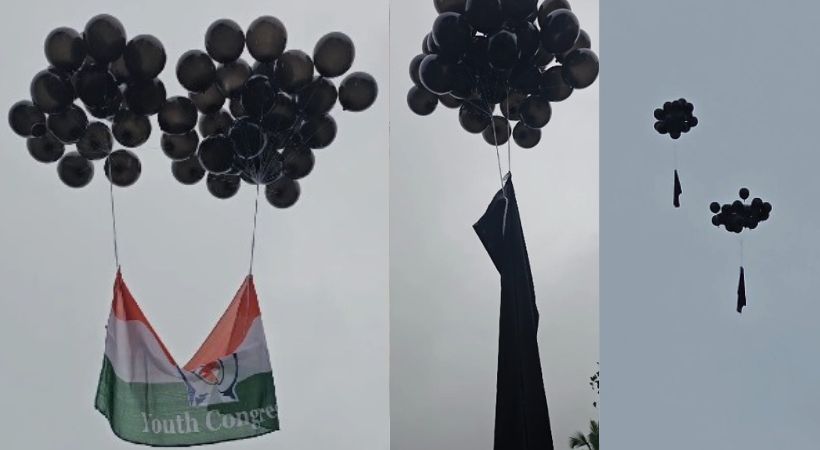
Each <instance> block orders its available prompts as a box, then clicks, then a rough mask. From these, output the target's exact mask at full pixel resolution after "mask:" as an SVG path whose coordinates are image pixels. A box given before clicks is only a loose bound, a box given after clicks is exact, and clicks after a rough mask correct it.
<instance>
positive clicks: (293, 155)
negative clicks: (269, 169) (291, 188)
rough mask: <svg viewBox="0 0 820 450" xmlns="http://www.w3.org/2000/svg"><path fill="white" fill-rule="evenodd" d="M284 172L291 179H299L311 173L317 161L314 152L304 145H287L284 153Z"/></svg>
mask: <svg viewBox="0 0 820 450" xmlns="http://www.w3.org/2000/svg"><path fill="white" fill-rule="evenodd" d="M282 158H283V168H282V170H283V173H284V174H285V176H286V177H288V178H290V179H291V180H298V179H300V178H304V177H306V176H308V174H310V172H311V171H312V170H313V166H314V164H315V163H316V158H315V157H314V156H313V152H312V151H311V150H310V149H309V148H307V147H304V146H293V147H286V148H285V151H284V152H283V153H282Z"/></svg>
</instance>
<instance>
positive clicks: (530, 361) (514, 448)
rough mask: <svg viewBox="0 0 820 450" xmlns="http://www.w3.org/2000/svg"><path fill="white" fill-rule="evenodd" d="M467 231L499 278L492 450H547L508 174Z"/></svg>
mask: <svg viewBox="0 0 820 450" xmlns="http://www.w3.org/2000/svg"><path fill="white" fill-rule="evenodd" d="M473 228H474V229H475V231H476V233H477V234H478V237H479V239H481V242H482V244H484V248H485V249H487V253H489V254H490V258H491V259H492V261H493V264H495V267H496V269H497V270H498V272H499V274H500V275H501V320H500V324H499V338H498V375H497V382H496V400H495V446H494V449H495V450H553V449H554V447H553V444H552V431H551V429H550V420H549V412H548V410H547V397H546V394H545V392H544V380H543V377H542V375H541V361H540V358H539V356H538V341H537V339H536V335H537V331H538V309H537V308H536V305H535V289H534V288H533V284H532V272H531V271H530V261H529V257H528V256H527V246H526V244H525V243H524V232H523V230H522V228H521V218H520V216H519V215H518V203H517V202H516V201H515V190H514V189H513V184H512V179H511V177H510V175H509V174H508V175H507V180H506V183H505V184H504V189H503V190H500V191H498V193H496V194H495V197H493V200H492V201H491V202H490V205H489V206H488V207H487V212H485V213H484V215H483V216H482V217H481V219H479V220H478V222H476V224H475V225H473Z"/></svg>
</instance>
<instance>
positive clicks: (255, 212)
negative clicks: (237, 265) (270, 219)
mask: <svg viewBox="0 0 820 450" xmlns="http://www.w3.org/2000/svg"><path fill="white" fill-rule="evenodd" d="M258 215H259V184H257V185H256V199H255V200H254V204H253V232H252V233H251V261H250V264H249V266H248V275H253V256H254V251H255V250H256V217H257V216H258Z"/></svg>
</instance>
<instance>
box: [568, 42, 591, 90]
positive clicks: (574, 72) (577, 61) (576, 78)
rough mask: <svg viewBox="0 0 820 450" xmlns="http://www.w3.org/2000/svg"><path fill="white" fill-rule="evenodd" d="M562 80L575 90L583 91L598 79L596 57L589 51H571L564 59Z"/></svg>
mask: <svg viewBox="0 0 820 450" xmlns="http://www.w3.org/2000/svg"><path fill="white" fill-rule="evenodd" d="M563 67H564V69H563V73H562V74H563V76H564V80H565V81H566V82H567V84H569V85H570V86H572V87H574V88H575V89H583V88H585V87H587V86H589V85H591V84H592V83H594V82H595V79H596V78H598V56H597V55H596V54H595V53H594V52H593V51H592V50H589V49H586V48H580V49H578V50H573V51H572V53H570V54H569V55H567V57H566V58H565V59H564V66H563Z"/></svg>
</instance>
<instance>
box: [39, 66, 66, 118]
mask: <svg viewBox="0 0 820 450" xmlns="http://www.w3.org/2000/svg"><path fill="white" fill-rule="evenodd" d="M30 93H31V100H32V101H33V102H34V104H35V105H37V107H38V108H39V109H40V110H41V111H43V112H44V113H46V114H52V113H56V112H60V111H62V110H64V109H66V108H67V107H68V105H70V104H71V102H73V101H74V88H73V87H72V86H71V83H70V82H69V80H68V79H67V78H66V77H63V76H60V74H59V73H58V72H57V71H55V70H41V71H40V72H38V73H37V75H34V78H32V80H31V88H30Z"/></svg>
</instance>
